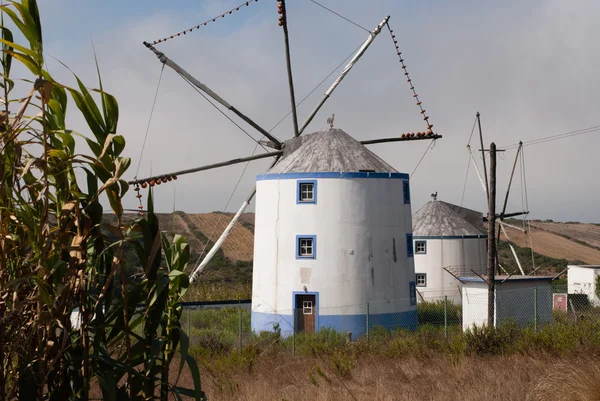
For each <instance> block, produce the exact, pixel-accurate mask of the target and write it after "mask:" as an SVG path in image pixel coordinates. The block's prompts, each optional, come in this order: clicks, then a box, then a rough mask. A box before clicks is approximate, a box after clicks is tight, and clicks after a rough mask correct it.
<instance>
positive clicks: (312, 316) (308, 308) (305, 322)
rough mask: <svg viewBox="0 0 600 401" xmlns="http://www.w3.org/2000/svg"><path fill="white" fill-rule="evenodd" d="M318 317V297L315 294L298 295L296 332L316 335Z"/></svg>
mask: <svg viewBox="0 0 600 401" xmlns="http://www.w3.org/2000/svg"><path fill="white" fill-rule="evenodd" d="M316 316H317V304H316V296H315V295H314V294H298V295H296V331H297V332H299V333H301V332H303V333H314V332H315V327H316Z"/></svg>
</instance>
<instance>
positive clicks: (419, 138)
mask: <svg viewBox="0 0 600 401" xmlns="http://www.w3.org/2000/svg"><path fill="white" fill-rule="evenodd" d="M440 138H442V136H441V135H438V134H434V135H426V136H416V137H414V138H412V137H411V138H401V137H392V138H379V139H369V140H366V141H360V143H362V144H363V145H373V144H376V143H387V142H404V141H423V140H425V139H434V140H435V139H440Z"/></svg>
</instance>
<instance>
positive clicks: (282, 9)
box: [129, 0, 442, 282]
mask: <svg viewBox="0 0 600 401" xmlns="http://www.w3.org/2000/svg"><path fill="white" fill-rule="evenodd" d="M256 1H258V0H256ZM249 3H251V2H246V3H245V5H246V6H247V5H249ZM240 7H241V6H240ZM240 7H236V8H234V9H232V10H230V11H228V12H226V13H223V14H222V15H220V16H218V17H216V18H224V17H225V16H226V15H228V14H231V13H232V12H234V11H238V10H239V9H240ZM277 10H278V14H279V26H281V27H282V29H283V34H284V42H285V56H286V67H287V75H288V83H289V93H290V102H291V114H292V119H293V129H294V138H298V137H299V136H300V135H302V133H303V132H304V130H305V129H306V128H307V126H308V125H309V124H310V123H311V121H312V120H313V118H314V117H315V116H316V115H317V113H318V112H319V110H320V109H321V107H322V106H323V105H324V104H325V102H326V101H327V99H328V98H329V97H330V96H331V94H332V93H333V92H334V91H335V89H336V88H337V87H338V85H339V84H340V83H341V81H342V80H343V79H344V78H345V77H346V75H347V74H348V73H349V72H350V70H351V69H352V68H353V67H354V65H355V64H356V63H357V62H358V60H359V59H360V58H361V57H362V55H363V54H364V53H365V51H366V50H367V49H368V48H369V46H370V45H371V43H372V42H373V41H374V40H375V38H376V37H377V35H379V33H380V32H381V30H382V29H383V28H384V27H385V26H387V28H388V30H389V32H390V35H391V37H392V39H393V42H394V46H395V49H396V53H397V56H398V58H399V62H400V63H401V66H402V69H403V70H404V75H405V76H406V79H407V82H408V83H409V85H410V89H411V91H412V92H413V97H414V98H415V100H416V102H417V106H418V107H419V109H420V112H421V115H423V119H424V121H425V123H426V126H427V130H426V131H423V132H418V133H405V134H402V135H401V136H395V137H389V138H378V139H372V140H366V141H360V143H361V144H363V145H368V144H376V143H385V142H399V141H414V140H436V139H438V138H441V137H442V136H441V135H438V134H435V133H434V132H433V131H432V127H433V125H431V124H430V123H429V117H428V116H427V115H426V114H425V110H424V109H423V108H422V106H421V101H420V100H419V97H418V95H417V93H416V92H415V89H414V86H413V84H412V81H411V79H410V77H409V75H408V72H407V71H406V66H405V64H404V59H403V58H402V55H401V52H400V50H399V48H398V44H397V43H398V42H397V40H396V37H395V35H394V33H393V31H392V30H391V28H390V27H389V24H388V20H389V18H390V17H389V16H387V17H385V18H384V19H383V20H382V21H381V22H380V23H379V24H378V25H377V26H376V27H375V29H374V30H373V31H370V32H369V36H368V37H367V39H366V40H365V41H364V42H363V44H362V45H361V46H360V48H359V49H358V50H357V51H356V53H355V54H354V56H353V57H352V58H351V59H350V61H349V62H348V64H347V65H346V66H345V67H344V69H343V70H342V72H341V74H340V75H339V76H338V77H337V79H336V80H335V81H334V82H333V83H332V85H331V86H330V87H329V89H327V91H325V93H324V95H323V97H322V98H321V100H320V102H319V103H318V104H317V105H316V106H315V107H314V109H313V110H312V111H311V112H310V113H309V115H308V116H307V117H306V119H305V120H304V122H303V123H302V125H300V126H299V125H298V119H297V113H296V100H295V94H294V84H293V78H292V66H291V60H290V48H289V40H288V27H287V16H286V5H285V0H277ZM216 18H213V19H212V21H213V22H214V21H215V20H216ZM207 22H210V20H209V21H207ZM207 22H204V23H203V24H200V25H197V26H196V27H192V28H191V29H188V30H185V31H182V32H180V33H177V34H175V35H172V36H170V37H167V38H164V39H160V40H157V41H154V42H153V43H152V44H151V43H148V42H144V45H145V46H146V47H147V48H148V49H150V50H151V51H152V52H153V53H154V54H155V55H156V56H157V57H158V59H159V60H160V62H161V63H163V65H166V66H168V67H170V68H171V69H173V70H174V71H175V72H177V74H179V75H180V76H181V77H182V78H183V79H184V80H186V81H187V82H189V83H190V84H191V85H193V86H194V87H196V88H197V89H199V90H200V91H202V92H203V93H204V94H206V95H207V96H209V97H210V98H212V99H213V100H214V101H216V102H218V103H219V104H221V105H222V106H224V107H225V108H226V109H227V110H229V111H230V112H232V113H233V114H235V115H236V116H237V117H239V118H240V119H242V120H243V121H244V122H246V123H247V124H248V125H250V126H251V127H253V128H254V129H255V130H257V131H258V132H259V133H260V134H261V135H262V136H264V137H266V138H267V140H266V141H261V142H260V143H261V144H264V145H266V146H267V147H270V148H272V149H274V150H273V151H269V152H266V153H262V154H258V155H251V156H246V157H240V158H236V159H231V160H227V161H223V162H219V163H214V164H209V165H205V166H200V167H195V168H191V169H186V170H181V171H176V172H172V173H167V174H161V175H155V176H151V177H146V178H137V177H136V178H135V179H134V180H132V181H130V182H129V183H130V184H131V185H134V187H135V190H136V191H137V192H138V197H141V195H140V194H139V191H140V187H141V188H147V187H153V186H155V185H160V184H161V183H165V182H168V181H171V180H173V179H177V177H178V176H181V175H184V174H190V173H195V172H199V171H205V170H210V169H214V168H218V167H224V166H230V165H233V164H238V163H244V162H249V161H253V160H259V159H265V158H272V159H273V163H272V164H271V167H273V166H274V165H275V164H277V163H278V162H279V161H280V159H281V158H282V156H284V152H285V153H288V154H289V149H288V148H287V147H286V146H287V142H291V140H290V141H282V140H280V139H278V138H276V137H275V136H274V135H272V134H271V133H270V132H269V131H267V130H266V129H264V128H262V127H261V126H260V125H259V124H257V123H256V122H255V121H254V120H252V119H251V118H250V117H248V116H247V115H246V114H244V113H243V112H242V111H240V110H239V109H238V108H237V107H235V106H234V105H233V104H231V103H229V102H228V101H226V100H225V99H223V98H222V97H221V96H219V95H218V94H217V93H215V92H214V91H213V90H212V89H210V88H209V87H208V86H207V85H206V84H204V83H202V82H200V81H199V80H198V79H196V78H195V77H193V76H192V75H191V74H189V73H188V72H187V71H185V70H184V69H183V68H182V67H181V66H179V65H178V64H177V63H176V62H175V61H173V60H171V59H170V58H168V57H167V56H166V55H165V54H164V53H163V52H161V51H159V50H157V49H156V48H155V47H154V45H156V44H158V43H161V42H163V41H165V40H169V39H172V38H174V37H175V36H180V35H181V34H183V35H185V34H186V33H187V32H191V31H192V30H193V29H197V28H200V27H201V26H202V25H206V24H207ZM334 118H335V115H332V116H331V117H330V118H328V119H327V124H328V125H329V126H330V127H333V122H334ZM255 193H256V187H255V188H254V189H253V190H252V191H251V193H250V194H249V195H248V197H247V198H246V200H245V201H244V203H243V204H242V206H241V207H240V209H239V210H238V212H237V213H236V215H235V216H234V218H233V219H232V220H231V222H230V223H229V225H228V226H227V228H226V229H225V231H224V232H223V234H222V235H221V236H220V238H219V239H218V240H217V241H216V242H215V243H214V245H213V247H212V249H211V250H210V251H209V252H208V254H207V255H206V256H205V257H204V259H203V260H202V261H201V262H200V264H199V265H198V266H197V267H196V268H195V269H194V271H193V273H192V275H191V276H190V281H192V282H193V281H195V279H196V278H197V276H198V274H199V273H200V272H201V271H202V270H203V269H204V267H205V266H206V265H207V264H208V263H209V262H210V260H211V258H212V257H213V256H214V255H215V253H216V252H217V251H218V250H219V248H220V247H221V245H222V244H223V242H224V241H225V239H226V238H227V236H228V235H229V233H230V232H231V230H232V229H233V227H234V226H235V224H236V223H237V221H238V220H239V218H240V217H241V215H242V213H243V212H244V211H245V210H246V208H247V207H248V205H249V203H250V202H251V200H252V198H253V197H254V195H255ZM140 205H141V204H140ZM140 208H141V206H140Z"/></svg>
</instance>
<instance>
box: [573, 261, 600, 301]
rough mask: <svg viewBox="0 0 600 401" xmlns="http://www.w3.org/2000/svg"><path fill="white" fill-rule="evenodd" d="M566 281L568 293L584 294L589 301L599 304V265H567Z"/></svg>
mask: <svg viewBox="0 0 600 401" xmlns="http://www.w3.org/2000/svg"><path fill="white" fill-rule="evenodd" d="M567 267H568V270H567V282H568V287H567V289H568V292H569V294H586V295H587V296H588V299H589V300H590V303H592V304H594V305H600V298H599V297H598V294H599V293H600V288H598V284H599V281H600V278H599V277H600V265H569V266H567Z"/></svg>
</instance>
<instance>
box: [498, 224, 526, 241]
mask: <svg viewBox="0 0 600 401" xmlns="http://www.w3.org/2000/svg"><path fill="white" fill-rule="evenodd" d="M498 225H500V226H501V227H504V226H506V227H510V228H513V229H515V230H519V231H521V232H522V233H523V234H527V230H524V229H522V228H521V227H517V226H515V225H512V224H508V223H507V222H505V221H500V222H498ZM502 230H503V232H504V236H505V237H506V231H504V228H503V229H502ZM507 238H508V237H507Z"/></svg>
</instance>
